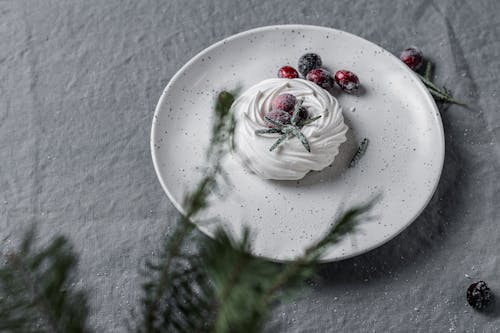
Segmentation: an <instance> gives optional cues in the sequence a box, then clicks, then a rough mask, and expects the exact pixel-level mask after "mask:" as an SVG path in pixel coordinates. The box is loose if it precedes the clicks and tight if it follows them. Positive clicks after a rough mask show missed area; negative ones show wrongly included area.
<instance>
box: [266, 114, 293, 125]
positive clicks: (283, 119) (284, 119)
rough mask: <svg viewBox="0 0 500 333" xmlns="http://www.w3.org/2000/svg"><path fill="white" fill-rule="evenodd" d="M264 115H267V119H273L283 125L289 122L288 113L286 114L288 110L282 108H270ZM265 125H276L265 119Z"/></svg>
mask: <svg viewBox="0 0 500 333" xmlns="http://www.w3.org/2000/svg"><path fill="white" fill-rule="evenodd" d="M266 117H268V118H269V119H272V120H274V121H277V122H279V123H281V124H283V125H287V124H290V119H291V117H290V115H289V114H288V112H286V111H283V110H272V111H271V112H268V113H267V114H266ZM266 125H267V127H269V128H275V127H277V126H276V125H274V124H273V123H271V122H269V121H267V120H266Z"/></svg>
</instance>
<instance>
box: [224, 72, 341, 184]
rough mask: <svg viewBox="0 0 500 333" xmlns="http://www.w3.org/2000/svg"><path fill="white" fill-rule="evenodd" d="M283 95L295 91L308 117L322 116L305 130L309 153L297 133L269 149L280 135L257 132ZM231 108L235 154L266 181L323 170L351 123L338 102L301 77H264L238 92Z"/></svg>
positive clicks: (331, 159)
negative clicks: (234, 124)
mask: <svg viewBox="0 0 500 333" xmlns="http://www.w3.org/2000/svg"><path fill="white" fill-rule="evenodd" d="M284 93H289V94H292V95H294V96H295V97H297V100H300V99H301V98H304V103H303V106H305V107H306V108H307V110H308V112H309V117H315V116H318V115H321V118H319V119H318V120H315V121H314V122H312V123H310V124H308V125H305V126H304V127H303V128H302V133H303V134H304V135H305V137H306V138H307V140H308V141H309V144H310V146H311V152H308V151H307V150H306V149H304V146H303V145H302V143H301V142H300V140H299V139H297V138H296V137H293V138H291V139H288V140H285V141H284V142H283V143H282V144H280V145H279V146H278V147H277V148H276V149H275V150H273V151H269V148H270V147H271V145H272V144H273V143H274V142H275V141H276V140H277V138H278V135H276V134H265V135H261V134H255V130H257V129H262V128H266V122H265V119H264V116H265V115H266V114H267V112H268V111H269V110H270V109H271V100H272V99H273V98H274V97H275V96H278V95H280V94H284ZM232 111H233V112H234V115H235V117H236V122H237V123H236V129H235V132H234V140H235V143H236V149H235V151H234V153H235V154H236V155H237V156H238V157H239V158H240V160H241V161H242V162H243V164H244V165H246V166H247V167H248V168H249V169H250V170H251V171H253V172H254V173H256V174H257V175H259V176H260V177H262V178H264V179H277V180H294V179H301V178H303V177H304V176H305V175H306V173H308V172H309V171H311V170H316V171H319V170H322V169H324V168H325V167H327V166H329V165H330V164H331V163H332V162H333V161H334V159H335V156H336V155H337V154H338V152H339V147H340V145H341V144H342V143H343V142H344V141H346V135H345V134H346V132H347V126H346V125H345V124H344V117H343V116H342V110H341V108H340V106H339V103H338V101H337V100H336V99H335V98H334V97H333V96H332V95H331V94H330V93H329V92H328V91H326V90H324V89H323V88H321V87H319V86H318V85H316V84H315V83H313V82H310V81H306V80H303V79H268V80H264V81H262V82H260V83H258V84H256V85H254V86H252V87H251V88H249V89H248V90H247V91H245V92H244V93H243V94H242V95H241V96H239V97H238V98H237V99H236V101H235V102H234V103H233V106H232Z"/></svg>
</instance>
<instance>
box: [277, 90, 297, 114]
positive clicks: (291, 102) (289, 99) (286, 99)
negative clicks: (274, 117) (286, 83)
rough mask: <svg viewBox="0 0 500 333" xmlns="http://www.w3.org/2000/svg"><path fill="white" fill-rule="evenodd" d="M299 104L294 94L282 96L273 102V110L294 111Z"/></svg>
mask: <svg viewBox="0 0 500 333" xmlns="http://www.w3.org/2000/svg"><path fill="white" fill-rule="evenodd" d="M296 102H297V98H295V96H293V95H292V94H281V95H278V96H276V97H274V98H273V99H272V100H271V110H283V111H287V112H289V111H292V112H293V108H294V106H295V103H296Z"/></svg>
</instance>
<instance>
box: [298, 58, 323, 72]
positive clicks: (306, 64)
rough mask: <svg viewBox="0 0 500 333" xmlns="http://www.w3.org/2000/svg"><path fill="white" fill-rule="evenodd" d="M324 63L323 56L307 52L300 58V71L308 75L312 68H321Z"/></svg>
mask: <svg viewBox="0 0 500 333" xmlns="http://www.w3.org/2000/svg"><path fill="white" fill-rule="evenodd" d="M321 65H323V62H322V61H321V57H320V56H319V55H317V54H316V53H306V54H304V55H303V56H301V57H300V58H299V72H300V74H302V76H304V77H305V76H306V75H307V73H309V72H310V71H311V70H313V69H315V68H320V67H321Z"/></svg>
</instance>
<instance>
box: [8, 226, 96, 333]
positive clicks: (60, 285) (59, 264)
mask: <svg viewBox="0 0 500 333" xmlns="http://www.w3.org/2000/svg"><path fill="white" fill-rule="evenodd" d="M3 258H4V264H3V265H2V266H1V267H0V331H1V332H20V333H21V332H22V333H25V332H47V333H48V332H50V333H53V332H54V333H84V332H90V329H89V327H88V323H87V319H88V304H87V296H86V294H85V292H84V291H82V290H78V289H77V288H75V287H74V285H73V283H72V281H73V273H74V270H75V268H76V263H77V257H76V255H75V253H74V252H73V249H72V247H71V246H70V245H69V243H68V241H67V240H66V238H64V237H61V236H60V237H57V238H55V239H54V240H52V242H50V243H49V244H48V245H47V246H45V247H42V248H38V247H35V229H34V228H31V229H30V230H29V231H28V232H27V233H26V234H25V236H24V238H23V241H22V242H21V245H20V248H19V250H18V251H16V252H11V253H8V254H3Z"/></svg>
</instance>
